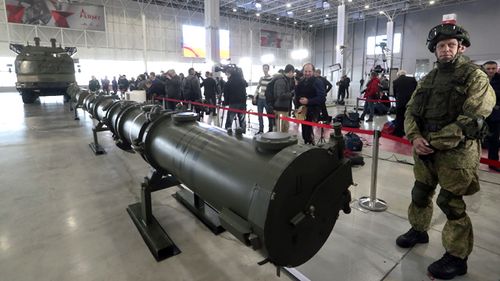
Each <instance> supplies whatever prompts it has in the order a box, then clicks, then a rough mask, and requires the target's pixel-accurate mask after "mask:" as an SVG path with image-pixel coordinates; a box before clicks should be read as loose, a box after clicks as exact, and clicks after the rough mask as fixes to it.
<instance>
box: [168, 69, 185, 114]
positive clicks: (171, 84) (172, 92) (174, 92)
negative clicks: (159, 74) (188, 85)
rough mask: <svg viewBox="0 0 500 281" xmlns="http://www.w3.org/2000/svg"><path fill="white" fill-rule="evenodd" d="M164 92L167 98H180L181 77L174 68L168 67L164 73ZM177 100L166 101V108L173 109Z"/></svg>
mask: <svg viewBox="0 0 500 281" xmlns="http://www.w3.org/2000/svg"><path fill="white" fill-rule="evenodd" d="M165 77H166V80H165V92H166V96H167V98H170V99H176V100H180V99H182V95H181V84H182V82H181V78H180V77H179V75H177V74H176V73H175V70H173V69H170V70H168V71H167V74H166V75H165ZM177 103H178V102H175V101H167V109H170V110H175V105H176V104H177Z"/></svg>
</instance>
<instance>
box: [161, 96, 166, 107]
mask: <svg viewBox="0 0 500 281" xmlns="http://www.w3.org/2000/svg"><path fill="white" fill-rule="evenodd" d="M161 102H162V104H163V109H166V108H167V107H166V106H165V98H162V99H161Z"/></svg>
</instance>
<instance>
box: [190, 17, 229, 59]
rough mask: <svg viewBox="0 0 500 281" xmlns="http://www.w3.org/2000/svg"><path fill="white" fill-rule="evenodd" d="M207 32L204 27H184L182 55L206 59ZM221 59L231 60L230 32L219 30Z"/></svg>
mask: <svg viewBox="0 0 500 281" xmlns="http://www.w3.org/2000/svg"><path fill="white" fill-rule="evenodd" d="M205 42H206V30H205V28H204V27H202V26H193V25H183V26H182V55H183V56H184V57H187V58H205V57H206V53H207V50H206V46H205V44H206V43H205ZM219 48H220V58H221V59H226V60H227V59H229V30H222V29H221V30H219Z"/></svg>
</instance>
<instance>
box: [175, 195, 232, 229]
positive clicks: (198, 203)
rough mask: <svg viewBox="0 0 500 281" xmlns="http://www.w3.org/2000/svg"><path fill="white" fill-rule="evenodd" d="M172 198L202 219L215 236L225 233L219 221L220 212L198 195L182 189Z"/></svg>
mask: <svg viewBox="0 0 500 281" xmlns="http://www.w3.org/2000/svg"><path fill="white" fill-rule="evenodd" d="M172 196H173V197H174V198H175V199H177V201H179V202H180V203H181V204H182V205H184V207H186V208H187V209H188V210H189V211H191V213H193V215H195V216H196V217H197V218H198V219H200V220H201V221H202V222H203V223H204V224H205V225H206V226H207V227H208V228H209V229H210V230H211V231H212V233H213V234H215V235H218V234H220V233H222V232H224V231H225V229H224V227H223V226H222V225H221V222H220V220H219V212H218V211H216V210H215V209H213V208H212V206H210V205H208V204H207V203H206V202H205V201H204V200H203V199H201V197H199V196H198V194H196V193H193V192H192V191H191V190H188V189H186V188H182V187H181V189H180V190H179V191H177V192H176V193H175V194H173V195H172Z"/></svg>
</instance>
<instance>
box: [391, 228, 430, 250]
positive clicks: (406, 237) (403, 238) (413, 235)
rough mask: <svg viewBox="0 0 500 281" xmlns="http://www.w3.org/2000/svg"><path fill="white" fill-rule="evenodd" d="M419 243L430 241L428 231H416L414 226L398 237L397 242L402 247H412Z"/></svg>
mask: <svg viewBox="0 0 500 281" xmlns="http://www.w3.org/2000/svg"><path fill="white" fill-rule="evenodd" d="M417 243H429V235H428V234H427V231H416V230H415V229H414V228H413V227H412V228H410V230H408V232H406V233H405V234H402V235H400V236H399V237H398V239H396V244H397V245H398V246H399V247H401V248H411V247H413V246H415V245H416V244H417Z"/></svg>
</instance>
